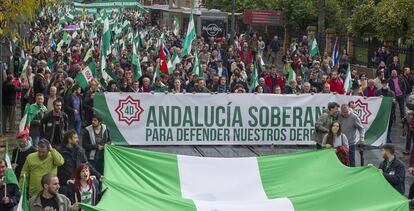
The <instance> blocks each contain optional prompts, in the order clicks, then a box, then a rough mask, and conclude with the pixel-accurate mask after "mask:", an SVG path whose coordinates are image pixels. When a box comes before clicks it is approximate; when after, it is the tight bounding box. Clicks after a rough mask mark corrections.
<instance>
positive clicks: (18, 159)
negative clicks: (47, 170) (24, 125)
mask: <svg viewBox="0 0 414 211" xmlns="http://www.w3.org/2000/svg"><path fill="white" fill-rule="evenodd" d="M16 138H17V139H18V141H19V142H18V147H17V148H15V149H14V150H13V153H12V160H11V162H12V168H13V170H14V173H15V174H16V176H20V172H21V171H22V168H23V165H24V162H25V161H26V157H27V156H28V155H29V154H31V153H33V152H36V149H35V148H34V147H33V146H32V144H31V143H30V136H29V131H28V130H23V131H21V132H20V133H18V134H17V136H16Z"/></svg>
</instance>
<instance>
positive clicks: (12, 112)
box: [2, 105, 16, 134]
mask: <svg viewBox="0 0 414 211" xmlns="http://www.w3.org/2000/svg"><path fill="white" fill-rule="evenodd" d="M2 121H3V122H2V124H3V125H2V126H3V134H5V133H11V132H14V130H15V124H14V123H15V122H16V106H15V105H3V120H2ZM7 125H8V126H9V127H7ZM7 129H8V130H7Z"/></svg>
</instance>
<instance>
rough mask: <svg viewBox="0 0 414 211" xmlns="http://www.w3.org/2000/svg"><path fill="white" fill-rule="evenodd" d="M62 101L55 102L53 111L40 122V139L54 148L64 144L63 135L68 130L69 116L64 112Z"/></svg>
mask: <svg viewBox="0 0 414 211" xmlns="http://www.w3.org/2000/svg"><path fill="white" fill-rule="evenodd" d="M62 104H63V103H62V99H60V98H58V99H56V100H55V101H53V110H52V111H50V112H48V113H46V114H45V116H44V117H43V118H42V120H41V121H40V137H41V138H45V139H46V140H48V141H50V143H51V144H52V146H57V145H60V144H61V143H62V139H63V133H64V132H65V131H67V130H68V116H67V115H66V114H65V113H64V112H63V111H62Z"/></svg>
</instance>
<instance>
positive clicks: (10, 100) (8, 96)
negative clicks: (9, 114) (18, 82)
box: [2, 81, 20, 106]
mask: <svg viewBox="0 0 414 211" xmlns="http://www.w3.org/2000/svg"><path fill="white" fill-rule="evenodd" d="M19 90H20V88H18V87H16V86H15V85H14V84H13V81H6V82H4V84H3V96H2V97H3V105H6V106H15V105H16V92H17V91H19Z"/></svg>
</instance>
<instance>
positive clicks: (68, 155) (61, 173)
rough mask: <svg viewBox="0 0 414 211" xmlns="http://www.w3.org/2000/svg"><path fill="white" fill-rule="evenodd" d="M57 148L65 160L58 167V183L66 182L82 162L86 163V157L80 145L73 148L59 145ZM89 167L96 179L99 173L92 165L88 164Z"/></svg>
mask: <svg viewBox="0 0 414 211" xmlns="http://www.w3.org/2000/svg"><path fill="white" fill-rule="evenodd" d="M57 150H58V151H59V153H60V154H61V155H62V157H63V159H64V160H65V162H64V163H63V165H61V166H59V167H58V174H57V175H58V177H59V182H60V184H66V182H67V181H68V180H69V179H71V178H72V176H73V173H74V172H75V171H76V169H77V168H78V167H79V166H80V164H82V163H88V160H87V159H86V155H85V150H83V149H82V147H80V146H76V147H74V148H68V147H67V146H59V147H57ZM89 169H90V171H91V174H92V175H95V176H96V177H97V178H98V179H99V178H100V177H101V174H99V172H97V171H96V170H95V169H94V168H93V167H92V166H90V165H89Z"/></svg>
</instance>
